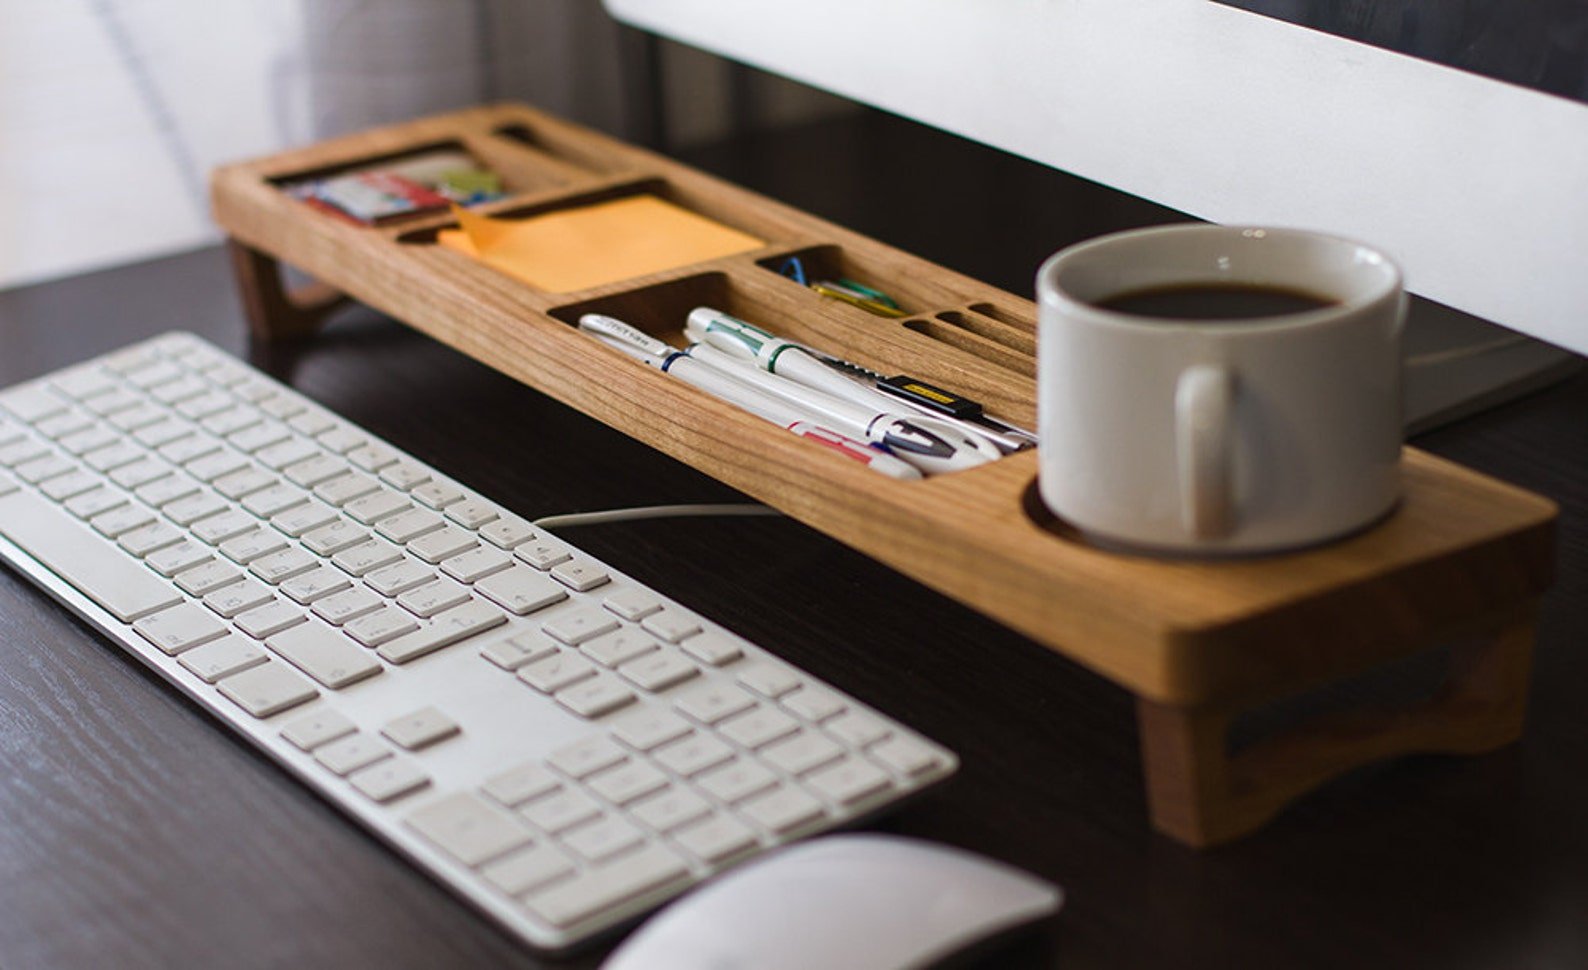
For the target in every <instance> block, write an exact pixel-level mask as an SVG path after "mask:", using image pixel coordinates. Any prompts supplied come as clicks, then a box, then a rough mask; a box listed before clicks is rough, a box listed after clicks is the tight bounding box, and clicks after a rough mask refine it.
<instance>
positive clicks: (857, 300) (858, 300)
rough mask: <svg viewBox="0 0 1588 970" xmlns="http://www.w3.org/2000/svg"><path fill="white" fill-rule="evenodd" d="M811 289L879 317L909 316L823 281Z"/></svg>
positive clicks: (814, 284) (813, 285) (899, 310)
mask: <svg viewBox="0 0 1588 970" xmlns="http://www.w3.org/2000/svg"><path fill="white" fill-rule="evenodd" d="M811 289H813V290H815V291H816V292H817V293H820V294H821V295H822V296H825V297H831V298H832V299H834V300H842V301H843V302H845V303H848V304H849V305H851V306H857V307H859V308H860V309H862V310H865V311H866V312H867V313H874V314H876V315H877V316H879V317H895V318H896V317H905V316H909V314H907V313H905V312H904V311H903V310H901V309H899V308H898V307H891V306H888V305H887V304H886V303H881V302H879V301H877V300H873V299H871V298H870V297H866V296H861V295H860V294H858V293H855V292H853V291H851V290H848V289H845V288H844V287H842V286H838V285H836V284H834V283H829V282H827V281H825V280H821V281H818V282H815V283H812V284H811Z"/></svg>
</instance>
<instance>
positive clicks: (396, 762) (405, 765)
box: [347, 758, 430, 805]
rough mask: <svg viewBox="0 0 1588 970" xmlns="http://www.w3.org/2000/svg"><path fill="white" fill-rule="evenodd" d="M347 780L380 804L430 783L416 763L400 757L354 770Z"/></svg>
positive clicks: (409, 793)
mask: <svg viewBox="0 0 1588 970" xmlns="http://www.w3.org/2000/svg"><path fill="white" fill-rule="evenodd" d="M347 780H348V781H349V782H352V784H353V787H354V788H356V789H358V790H359V792H360V793H362V794H363V795H365V796H366V797H368V798H370V799H371V800H373V801H376V802H379V803H380V804H382V805H384V804H386V803H387V802H394V801H396V800H397V799H399V798H401V797H403V796H404V795H411V794H413V793H414V792H416V791H419V790H420V789H421V788H424V787H426V786H428V785H429V784H430V776H429V775H427V774H425V773H424V771H423V770H422V769H421V768H420V767H419V766H418V765H415V764H413V763H412V762H409V761H404V760H402V759H400V758H388V759H386V760H385V761H382V762H379V763H378V764H373V765H370V766H369V767H368V768H363V769H360V770H359V771H355V772H353V773H352V774H351V775H349V776H348V779H347Z"/></svg>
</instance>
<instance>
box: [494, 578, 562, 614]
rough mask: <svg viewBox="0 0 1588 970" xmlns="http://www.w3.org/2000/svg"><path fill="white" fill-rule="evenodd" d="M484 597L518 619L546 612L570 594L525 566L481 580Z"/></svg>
mask: <svg viewBox="0 0 1588 970" xmlns="http://www.w3.org/2000/svg"><path fill="white" fill-rule="evenodd" d="M474 588H475V589H476V590H477V591H478V592H479V594H480V595H481V596H484V597H485V598H486V599H488V600H490V601H491V602H493V603H495V604H497V605H498V606H500V607H502V608H503V609H505V610H508V611H510V612H512V613H514V614H516V615H518V616H525V615H527V614H529V613H533V612H535V611H536V610H543V609H545V608H546V607H548V606H551V605H552V604H554V603H560V602H562V601H563V600H565V599H567V598H568V591H567V590H565V589H563V588H562V587H561V586H559V585H557V584H556V583H554V582H552V581H551V580H550V579H548V578H546V577H545V576H543V575H541V574H540V573H538V572H535V571H534V570H533V569H529V568H527V567H524V566H514V567H512V568H511V569H506V570H503V571H501V572H498V573H495V574H493V575H490V576H487V577H486V578H484V579H482V580H480V581H479V583H478V584H477V585H476V586H475V587H474Z"/></svg>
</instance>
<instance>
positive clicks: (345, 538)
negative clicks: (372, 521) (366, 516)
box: [303, 519, 369, 556]
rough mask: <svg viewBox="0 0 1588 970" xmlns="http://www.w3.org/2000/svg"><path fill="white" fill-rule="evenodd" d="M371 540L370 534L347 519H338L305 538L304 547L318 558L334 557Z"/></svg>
mask: <svg viewBox="0 0 1588 970" xmlns="http://www.w3.org/2000/svg"><path fill="white" fill-rule="evenodd" d="M368 538H369V533H368V532H365V531H364V530H363V529H361V528H359V527H358V526H357V525H354V524H353V523H352V522H349V521H347V520H346V519H338V520H337V521H335V522H332V523H331V524H330V525H326V526H321V527H320V528H318V529H315V530H314V531H313V532H309V533H305V534H304V536H303V547H304V548H305V549H307V550H309V551H310V552H312V553H314V554H315V555H317V556H334V555H336V554H337V553H339V552H341V551H342V550H343V549H347V548H350V547H352V546H356V545H358V544H359V543H360V542H363V541H364V540H366V539H368Z"/></svg>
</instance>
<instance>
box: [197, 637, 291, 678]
mask: <svg viewBox="0 0 1588 970" xmlns="http://www.w3.org/2000/svg"><path fill="white" fill-rule="evenodd" d="M267 659H268V658H267V657H266V656H265V652H264V651H263V650H261V649H260V648H259V647H258V646H257V645H256V644H255V643H254V642H253V641H251V640H249V639H248V638H246V637H241V636H238V635H237V634H235V633H229V634H227V635H226V636H224V637H222V638H221V639H219V640H211V641H210V642H209V643H205V644H201V645H199V646H197V647H194V648H193V649H192V650H184V651H183V652H182V653H181V654H179V655H178V656H177V658H176V662H177V663H179V664H181V665H182V666H184V667H186V668H187V669H188V670H191V671H192V672H193V673H195V674H197V675H198V676H199V678H200V679H201V680H203V681H204V683H206V684H213V683H215V682H216V681H217V680H220V679H221V678H222V677H230V676H231V675H232V674H235V673H238V672H239V671H243V670H247V669H248V668H250V667H257V666H259V665H260V664H262V663H264V662H265V661H266V660H267Z"/></svg>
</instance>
